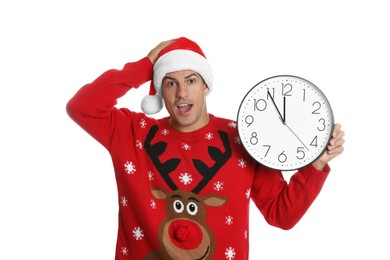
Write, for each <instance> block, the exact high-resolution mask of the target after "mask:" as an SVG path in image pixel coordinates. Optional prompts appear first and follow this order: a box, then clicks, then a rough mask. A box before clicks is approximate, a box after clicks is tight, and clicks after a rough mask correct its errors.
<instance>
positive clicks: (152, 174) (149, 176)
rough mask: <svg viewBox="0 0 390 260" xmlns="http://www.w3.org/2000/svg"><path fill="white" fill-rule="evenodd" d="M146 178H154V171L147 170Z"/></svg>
mask: <svg viewBox="0 0 390 260" xmlns="http://www.w3.org/2000/svg"><path fill="white" fill-rule="evenodd" d="M148 178H149V181H152V180H154V173H153V172H152V171H148Z"/></svg>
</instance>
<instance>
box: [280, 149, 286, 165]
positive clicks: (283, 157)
mask: <svg viewBox="0 0 390 260" xmlns="http://www.w3.org/2000/svg"><path fill="white" fill-rule="evenodd" d="M284 152H285V151H283V152H281V153H280V154H279V156H278V160H279V162H281V163H284V162H286V161H287V155H286V154H285V153H284Z"/></svg>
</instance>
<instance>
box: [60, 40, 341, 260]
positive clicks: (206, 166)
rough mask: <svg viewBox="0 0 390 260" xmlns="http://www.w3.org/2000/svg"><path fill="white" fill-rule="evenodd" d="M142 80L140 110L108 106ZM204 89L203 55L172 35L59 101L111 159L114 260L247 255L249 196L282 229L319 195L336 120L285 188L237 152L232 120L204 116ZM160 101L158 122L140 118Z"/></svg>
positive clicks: (208, 86)
mask: <svg viewBox="0 0 390 260" xmlns="http://www.w3.org/2000/svg"><path fill="white" fill-rule="evenodd" d="M148 81H151V87H150V95H149V96H146V97H145V98H144V99H143V100H142V102H141V107H142V110H143V111H144V112H145V113H137V112H132V111H130V110H129V109H127V108H121V109H118V108H116V107H115V104H116V101H117V99H118V98H120V97H121V96H123V95H125V94H126V93H127V92H128V91H129V90H130V89H132V88H138V87H139V86H141V85H142V84H143V83H146V82H148ZM213 87H214V86H213V75H212V71H211V67H210V65H209V63H208V61H207V59H206V56H205V55H204V53H203V51H202V50H201V49H200V47H199V46H198V45H197V44H196V43H195V42H193V41H191V40H189V39H187V38H184V37H181V38H178V39H174V40H169V41H165V42H162V43H160V44H159V45H157V46H156V47H155V48H154V49H152V50H151V51H150V52H149V54H148V55H147V57H145V58H143V59H141V60H139V61H137V62H132V63H127V64H126V65H125V66H124V67H123V69H122V70H109V71H107V72H105V73H103V74H102V75H101V76H100V77H98V78H97V79H96V80H94V81H93V82H92V83H90V84H87V85H85V86H84V87H82V88H81V89H80V90H79V91H78V92H77V93H76V95H75V96H74V97H73V98H72V99H71V100H70V101H69V102H68V104H67V111H68V114H69V115H70V117H71V118H72V119H73V120H74V121H75V122H77V123H78V124H79V125H80V126H81V127H82V128H83V129H84V130H85V131H87V132H88V133H89V134H90V135H92V136H93V137H94V138H95V139H96V140H97V141H99V142H100V143H101V144H102V145H103V146H104V147H105V148H106V149H107V150H108V151H109V152H110V155H111V157H112V161H113V166H114V170H115V176H116V181H117V186H118V201H119V230H118V237H117V248H116V257H115V259H180V260H184V259H235V260H237V259H248V253H249V252H248V251H249V247H248V241H249V240H248V239H249V237H248V236H249V230H248V226H249V223H248V221H249V202H250V199H252V200H253V201H254V202H255V204H256V206H257V207H258V209H259V210H260V212H261V213H262V214H263V215H264V217H265V219H266V220H267V222H268V223H269V224H270V225H273V226H276V227H279V228H282V229H290V228H292V227H293V226H294V225H295V224H296V223H297V222H298V221H299V220H300V219H301V217H302V216H303V215H304V214H305V212H306V211H307V209H308V208H309V207H310V205H311V203H312V202H313V201H314V200H315V198H316V197H317V195H318V193H319V192H320V190H321V188H322V186H323V184H324V182H325V180H326V178H327V176H328V174H329V171H330V168H329V166H328V162H329V161H331V160H332V159H333V158H335V157H336V156H338V155H339V154H341V153H342V152H343V143H344V138H343V135H344V133H343V131H342V130H341V129H340V125H339V124H336V125H335V128H334V133H333V138H332V139H331V141H330V144H329V147H328V150H327V152H326V153H324V154H323V155H322V156H321V157H320V158H319V159H317V160H316V161H315V162H314V163H313V164H312V165H309V166H307V167H305V168H303V169H301V170H299V171H297V172H296V173H295V174H294V175H293V176H292V178H291V179H290V181H289V182H286V181H285V180H284V179H283V175H282V174H281V172H279V171H275V170H272V169H269V168H266V167H264V166H262V165H260V164H258V163H257V162H256V161H254V160H253V159H252V158H251V157H250V156H249V155H248V154H247V152H246V151H245V149H244V148H243V146H242V145H241V143H240V140H239V138H238V133H237V129H236V124H235V122H234V121H232V120H228V119H223V118H218V117H216V116H214V115H213V114H210V113H208V111H207V106H206V96H207V95H208V94H209V93H210V92H211V91H212V89H213ZM164 104H165V107H166V109H167V111H168V112H169V116H168V117H165V118H162V119H154V118H152V117H149V116H147V115H146V114H153V113H157V112H158V111H160V110H161V109H162V107H163V105H164ZM265 123H266V122H265Z"/></svg>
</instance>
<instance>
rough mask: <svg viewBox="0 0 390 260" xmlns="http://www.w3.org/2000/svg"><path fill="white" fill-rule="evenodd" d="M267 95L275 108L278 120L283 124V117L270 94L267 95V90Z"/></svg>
mask: <svg viewBox="0 0 390 260" xmlns="http://www.w3.org/2000/svg"><path fill="white" fill-rule="evenodd" d="M267 95H268V96H269V97H270V98H271V101H272V104H274V106H275V108H276V111H278V114H279V118H280V120H281V121H282V123H283V124H284V117H283V116H282V114H281V113H280V111H279V108H278V106H277V105H276V104H275V100H274V99H273V98H272V95H271V93H269V90H267Z"/></svg>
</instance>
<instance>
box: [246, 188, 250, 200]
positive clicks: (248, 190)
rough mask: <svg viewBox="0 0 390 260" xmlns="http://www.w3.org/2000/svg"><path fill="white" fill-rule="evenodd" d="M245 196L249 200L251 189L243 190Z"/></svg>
mask: <svg viewBox="0 0 390 260" xmlns="http://www.w3.org/2000/svg"><path fill="white" fill-rule="evenodd" d="M245 197H246V198H247V199H248V200H249V199H250V197H251V189H250V188H249V189H247V190H246V192H245Z"/></svg>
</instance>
